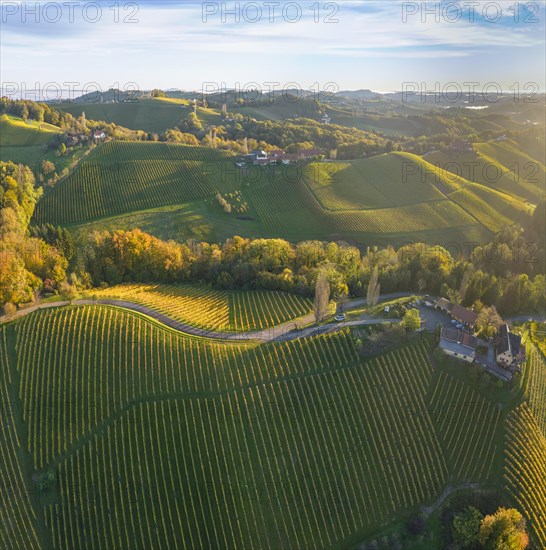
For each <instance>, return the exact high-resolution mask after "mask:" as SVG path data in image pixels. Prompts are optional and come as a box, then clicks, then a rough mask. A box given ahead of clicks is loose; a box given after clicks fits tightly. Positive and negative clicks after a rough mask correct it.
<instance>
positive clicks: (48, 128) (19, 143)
mask: <svg viewBox="0 0 546 550" xmlns="http://www.w3.org/2000/svg"><path fill="white" fill-rule="evenodd" d="M59 133H61V129H60V128H58V127H57V126H53V125H51V124H47V123H45V122H42V123H38V122H35V121H29V123H28V124H27V123H26V122H25V121H24V120H23V119H21V118H19V117H15V116H11V115H6V114H4V115H2V116H0V148H2V149H3V148H4V147H32V146H40V145H47V143H48V142H49V141H50V140H51V138H52V137H53V136H54V135H55V134H59Z"/></svg>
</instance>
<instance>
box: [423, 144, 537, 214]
mask: <svg viewBox="0 0 546 550" xmlns="http://www.w3.org/2000/svg"><path fill="white" fill-rule="evenodd" d="M474 149H475V152H474V153H472V152H465V153H462V154H461V153H449V152H446V151H435V152H433V153H430V154H428V155H426V156H425V159H426V160H427V162H430V163H431V164H434V165H435V166H438V167H440V168H442V169H443V170H448V171H450V172H452V173H455V174H458V175H460V176H462V177H463V178H465V179H467V180H469V181H472V182H475V183H479V184H482V185H484V186H485V187H489V188H491V189H494V190H496V191H500V192H502V193H505V194H507V195H510V196H512V197H515V198H518V199H520V200H522V201H529V202H531V203H533V204H537V203H538V202H539V201H540V199H541V197H543V196H544V189H545V186H546V167H544V165H543V164H542V163H540V162H538V161H536V160H534V159H533V158H532V157H530V156H528V155H526V154H525V153H524V152H522V151H521V150H520V149H519V148H518V146H517V145H516V144H515V143H514V142H511V141H493V142H488V143H476V144H474Z"/></svg>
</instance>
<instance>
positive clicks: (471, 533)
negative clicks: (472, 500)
mask: <svg viewBox="0 0 546 550" xmlns="http://www.w3.org/2000/svg"><path fill="white" fill-rule="evenodd" d="M482 520H483V514H482V513H481V512H480V511H479V510H478V509H477V508H474V506H469V507H468V508H465V509H464V510H463V511H462V512H459V513H458V514H455V517H454V518H453V529H452V531H453V540H454V541H455V542H456V543H457V544H458V545H460V546H462V547H463V548H468V547H473V546H474V545H475V544H476V543H477V541H478V534H479V532H480V525H481V522H482Z"/></svg>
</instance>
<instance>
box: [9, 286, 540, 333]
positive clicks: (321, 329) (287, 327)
mask: <svg viewBox="0 0 546 550" xmlns="http://www.w3.org/2000/svg"><path fill="white" fill-rule="evenodd" d="M414 295H415V293H413V292H394V293H392V294H384V295H383V296H381V298H380V301H381V302H388V301H389V300H394V299H396V298H404V297H409V296H414ZM72 304H73V305H77V306H85V305H106V306H114V307H119V308H122V309H127V310H130V311H135V312H138V313H142V314H143V315H146V316H148V317H151V318H152V319H155V320H156V321H159V322H160V323H162V324H163V325H165V326H167V327H169V328H172V329H174V330H176V331H178V332H180V333H182V334H189V335H192V336H200V337H202V338H211V339H214V340H230V341H255V340H258V341H262V342H286V341H289V340H296V339H298V338H309V337H312V336H317V335H319V334H327V333H331V332H336V331H338V330H341V329H343V328H345V327H351V326H362V325H375V324H378V323H397V322H399V319H381V318H378V317H371V316H369V315H361V316H360V318H359V319H358V320H356V321H344V322H341V323H328V324H325V325H321V326H318V327H317V326H308V325H312V324H313V322H314V316H313V314H312V313H309V314H308V315H305V316H304V317H300V318H299V319H298V320H297V321H289V322H287V323H284V324H282V325H278V326H276V327H271V328H268V329H264V330H259V331H252V332H222V331H214V330H207V329H202V328H198V327H195V326H193V325H188V324H186V323H182V322H181V321H177V320H175V319H173V318H172V317H168V316H167V315H164V314H163V313H160V312H159V311H156V310H154V309H151V308H149V307H146V306H144V305H141V304H136V303H134V302H128V301H124V300H74V301H73V302H72ZM68 305H70V302H50V303H46V304H41V305H37V306H32V307H29V308H27V309H22V310H20V311H18V312H17V313H16V314H15V315H14V316H13V317H12V318H11V319H8V318H7V317H6V316H4V317H0V323H2V322H6V321H8V320H14V319H18V318H20V317H23V316H25V315H28V314H30V313H33V312H35V311H37V310H39V309H48V308H56V307H64V306H68ZM365 305H366V300H365V299H364V298H358V299H355V300H350V301H348V302H347V303H346V304H345V306H344V310H345V311H350V310H352V309H356V308H359V307H362V306H365ZM421 313H423V312H421ZM544 318H545V317H544V316H535V317H533V319H534V320H536V321H542V320H544ZM507 320H508V321H520V320H521V321H527V320H530V317H529V316H520V317H513V318H511V319H507ZM301 327H305V328H301Z"/></svg>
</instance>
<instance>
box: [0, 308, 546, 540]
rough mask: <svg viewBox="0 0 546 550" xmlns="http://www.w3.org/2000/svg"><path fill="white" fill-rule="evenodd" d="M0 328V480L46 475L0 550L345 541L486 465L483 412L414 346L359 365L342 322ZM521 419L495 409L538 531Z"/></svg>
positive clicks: (27, 320)
mask: <svg viewBox="0 0 546 550" xmlns="http://www.w3.org/2000/svg"><path fill="white" fill-rule="evenodd" d="M0 336H1V338H0V343H2V346H0V361H1V364H0V367H2V370H1V371H0V374H1V375H2V376H3V377H4V378H3V386H2V388H1V390H2V392H4V395H5V394H8V395H11V396H16V397H17V399H18V400H19V399H20V405H18V406H17V407H16V408H15V409H14V411H13V412H12V413H11V414H12V417H11V418H12V420H13V421H12V424H11V425H13V429H12V428H9V430H11V432H10V431H9V430H8V432H6V428H5V424H4V422H3V423H2V432H1V435H2V437H4V438H5V437H6V434H8V435H9V434H11V435H10V438H9V439H8V440H7V441H6V446H3V447H2V449H3V451H2V452H4V453H6V452H7V449H20V451H18V452H14V453H12V456H13V459H12V462H11V463H10V462H9V460H5V461H4V464H3V466H2V468H3V469H0V475H1V476H3V477H2V480H5V479H6V478H7V476H9V479H10V483H11V484H12V486H13V485H14V484H15V485H17V484H20V487H21V488H20V489H19V490H20V491H24V487H25V483H27V484H31V483H32V482H31V479H45V478H49V479H53V480H54V483H51V484H50V485H48V486H46V487H45V488H42V489H41V490H40V491H39V498H38V499H37V501H36V503H35V506H34V508H32V507H30V505H28V503H27V504H24V502H25V500H24V499H21V503H20V507H19V508H17V509H16V508H14V507H13V506H11V507H9V508H7V509H6V508H4V509H5V510H6V511H5V513H6V514H9V516H8V517H9V519H10V522H11V523H10V525H13V526H15V525H18V527H17V529H18V531H17V532H16V536H17V537H18V538H14V537H15V535H14V534H13V533H10V532H7V533H2V532H0V536H3V537H4V539H3V540H8V541H12V540H15V541H16V547H17V544H18V545H19V547H24V548H27V547H30V548H32V547H33V546H37V542H40V543H42V544H43V543H44V541H51V543H50V546H51V545H52V546H53V547H54V548H59V549H61V548H63V549H64V548H87V547H89V548H105V549H111V548H112V549H116V548H135V547H155V546H159V547H177V548H180V547H182V548H188V549H193V548H217V547H221V548H250V547H259V548H270V549H272V550H273V549H277V548H347V547H350V546H352V545H355V544H358V543H359V542H360V541H362V540H363V539H364V538H366V536H368V535H369V534H370V533H372V532H373V531H375V530H376V529H378V528H379V527H380V526H381V525H384V524H385V523H386V522H388V521H389V520H392V519H395V518H398V517H400V514H404V513H408V512H410V511H414V510H417V509H418V508H419V506H421V505H423V504H425V503H432V502H435V501H436V500H437V498H438V497H439V496H440V495H441V493H442V491H443V490H444V488H445V486H446V484H447V483H448V482H453V481H455V482H457V483H458V482H464V481H479V482H483V483H487V482H490V481H492V480H493V479H495V478H494V477H492V476H494V475H497V474H496V473H494V472H493V471H492V469H491V464H492V463H494V458H495V455H494V447H495V442H496V441H499V437H498V436H499V430H501V425H500V423H499V421H500V414H499V412H498V410H497V408H496V406H495V405H494V404H493V403H491V402H489V401H488V400H487V399H485V398H484V397H482V396H480V395H479V394H478V393H477V392H476V391H474V390H473V389H472V388H471V387H470V386H469V385H467V384H465V383H463V382H460V381H457V380H455V379H453V378H452V377H451V376H450V375H449V374H446V373H444V372H443V371H441V370H435V369H433V368H432V366H431V364H430V363H429V359H428V343H427V342H426V341H424V340H421V341H415V342H414V343H413V344H411V345H405V346H403V347H401V348H398V349H396V350H394V351H391V352H388V353H386V354H384V355H381V356H379V357H377V358H374V359H368V360H365V361H363V360H362V359H361V358H360V357H359V356H358V355H357V353H356V351H355V349H354V346H353V341H352V337H351V335H350V334H349V333H348V332H347V333H345V332H338V333H335V334H330V335H324V336H320V337H317V338H310V339H300V340H293V341H290V342H285V343H269V344H261V345H260V344H248V343H247V344H240V343H236V344H235V343H222V342H215V341H210V340H205V339H199V338H191V337H184V336H182V335H180V334H179V333H175V332H173V331H170V330H168V329H166V328H164V327H163V326H162V325H159V324H158V323H155V322H154V321H151V320H150V319H148V318H146V317H144V316H141V315H138V314H135V313H129V312H125V311H123V310H121V309H118V308H114V307H107V306H82V307H67V308H62V309H49V310H48V309H44V310H41V311H39V312H36V313H33V314H31V315H28V316H25V317H24V318H21V319H19V320H17V321H15V322H14V323H12V324H11V325H8V327H7V329H4V330H3V331H1V332H0ZM8 358H9V362H8ZM529 414H531V413H529ZM529 414H527V415H526V416H525V415H523V414H522V413H518V415H519V416H514V415H515V413H512V414H511V415H510V422H511V424H509V430H508V434H509V435H508V436H507V437H508V439H507V455H506V457H507V458H506V462H505V482H506V487H507V491H508V494H509V495H510V496H511V498H513V499H515V501H516V503H517V504H518V506H519V507H520V508H521V509H522V511H524V512H525V514H526V517H527V518H528V519H530V522H531V525H532V528H533V529H534V532H535V533H536V534H537V535H536V536H537V537H542V536H543V534H542V533H543V531H544V521H543V519H544V516H543V515H541V514H543V512H542V511H541V510H543V508H541V506H543V504H544V479H543V478H541V477H540V476H541V475H542V474H543V473H544V470H543V468H544V466H543V464H541V463H540V462H539V459H540V456H543V455H541V454H540V453H543V452H544V449H543V446H544V441H543V440H544V436H543V435H542V434H541V432H540V430H539V429H538V427H537V425H536V422H534V420H533V422H534V424H533V422H531V420H530V417H529ZM524 421H525V422H526V427H527V426H528V427H529V430H527V429H525V430H523V429H522V428H521V426H520V424H521V423H522V422H524ZM533 425H534V426H535V427H534V428H533ZM8 426H10V424H9V423H8ZM526 434H530V435H526ZM521 437H525V438H526V440H525V441H524V442H523V444H522V442H521V441H519V440H518V439H517V438H521ZM512 442H513V443H512ZM19 446H20V447H19ZM516 450H517V452H518V453H519V454H516ZM21 452H24V453H28V459H27V460H28V462H29V463H30V465H29V467H27V468H25V469H21V466H20V465H19V464H20V463H19V462H18V460H20V457H21ZM521 453H524V454H523V455H522V454H521ZM4 457H8V455H7V454H4ZM6 468H8V470H6ZM17 480H21V481H17ZM4 483H5V481H4ZM0 505H2V503H1V501H0ZM541 529H542V531H541ZM537 540H541V541H543V540H544V539H541V538H538V539H537ZM17 541H20V542H17ZM11 547H13V545H11Z"/></svg>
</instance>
